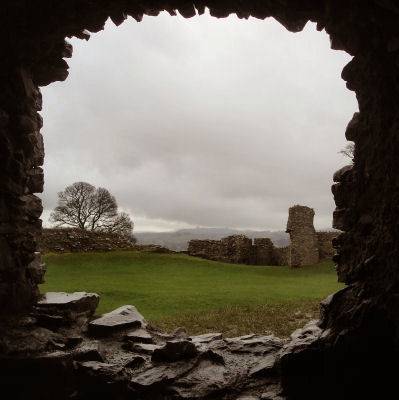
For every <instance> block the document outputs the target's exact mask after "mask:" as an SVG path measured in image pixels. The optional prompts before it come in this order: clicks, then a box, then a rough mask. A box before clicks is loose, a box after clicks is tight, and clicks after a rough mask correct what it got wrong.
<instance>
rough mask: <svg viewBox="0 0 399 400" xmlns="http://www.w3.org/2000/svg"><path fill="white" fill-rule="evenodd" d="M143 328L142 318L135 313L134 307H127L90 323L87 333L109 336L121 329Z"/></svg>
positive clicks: (144, 324)
mask: <svg viewBox="0 0 399 400" xmlns="http://www.w3.org/2000/svg"><path fill="white" fill-rule="evenodd" d="M145 326H146V322H145V320H144V317H143V316H142V315H141V314H140V313H139V312H138V311H137V309H136V307H134V306H131V305H127V306H122V307H119V308H117V309H116V310H114V311H111V312H109V313H107V314H104V315H103V316H102V317H101V318H97V319H95V320H94V321H91V322H90V324H89V332H90V333H91V334H93V335H109V334H112V333H115V332H118V331H120V330H123V329H130V328H141V327H145Z"/></svg>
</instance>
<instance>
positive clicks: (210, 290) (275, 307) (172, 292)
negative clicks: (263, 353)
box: [41, 251, 342, 336]
mask: <svg viewBox="0 0 399 400" xmlns="http://www.w3.org/2000/svg"><path fill="white" fill-rule="evenodd" d="M45 262H46V264H47V268H48V270H47V273H46V280H47V282H46V283H45V284H43V285H42V286H41V291H42V292H46V291H67V292H73V291H88V292H95V293H98V294H100V296H101V301H100V305H99V308H98V310H97V311H98V313H99V314H101V313H104V312H107V311H110V310H112V309H114V308H116V307H119V306H120V305H123V304H132V305H135V306H136V307H137V308H138V309H139V311H140V312H141V313H142V314H143V315H144V317H145V318H146V319H147V320H148V321H150V322H151V323H152V324H154V325H157V326H159V327H161V328H163V329H167V330H172V329H174V328H176V327H179V326H184V327H186V328H187V330H188V331H189V332H190V333H199V332H201V333H204V332H207V331H222V332H224V333H225V334H226V335H236V334H243V333H250V332H254V333H264V332H273V333H276V334H278V335H280V336H285V335H288V334H289V333H290V332H291V331H292V330H293V329H295V328H296V327H299V326H301V325H303V323H304V322H306V321H307V320H309V319H311V318H314V317H315V316H317V314H318V303H319V301H320V300H321V299H323V298H325V297H326V296H327V295H328V294H330V293H332V292H334V291H337V290H338V289H340V288H341V287H342V285H341V284H339V283H337V279H336V274H335V271H334V268H333V265H332V263H331V262H325V263H321V264H318V265H315V266H308V267H303V268H300V269H290V268H288V267H258V266H246V265H232V264H223V263H219V262H213V261H208V260H202V259H199V258H193V257H189V256H186V255H181V254H156V253H149V252H139V251H118V252H109V253H68V254H48V255H46V256H45Z"/></svg>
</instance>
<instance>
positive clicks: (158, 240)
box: [134, 228, 290, 251]
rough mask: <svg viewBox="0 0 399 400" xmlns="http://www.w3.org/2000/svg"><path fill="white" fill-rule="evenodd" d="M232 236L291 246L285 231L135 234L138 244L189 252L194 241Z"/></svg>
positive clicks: (221, 229) (194, 229)
mask: <svg viewBox="0 0 399 400" xmlns="http://www.w3.org/2000/svg"><path fill="white" fill-rule="evenodd" d="M230 235H245V236H248V237H249V238H252V239H253V238H264V237H268V238H270V239H271V240H272V241H273V243H274V245H275V246H277V247H284V246H288V245H289V243H290V242H289V236H288V234H287V233H285V232H283V231H251V230H240V229H230V228H193V229H180V230H178V231H174V232H135V233H134V236H135V237H136V238H137V244H158V245H160V246H164V247H167V248H168V249H171V250H174V251H184V250H187V246H188V242H189V241H190V240H192V239H213V240H219V239H221V238H223V237H226V236H230Z"/></svg>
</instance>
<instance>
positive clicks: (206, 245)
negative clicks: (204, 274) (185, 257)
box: [187, 240, 221, 261]
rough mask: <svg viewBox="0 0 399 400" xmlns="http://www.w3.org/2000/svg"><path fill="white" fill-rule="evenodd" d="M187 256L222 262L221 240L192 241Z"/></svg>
mask: <svg viewBox="0 0 399 400" xmlns="http://www.w3.org/2000/svg"><path fill="white" fill-rule="evenodd" d="M187 254H189V255H191V256H194V257H201V258H205V259H207V260H213V261H220V260H221V242H220V240H190V242H189V243H188V248H187Z"/></svg>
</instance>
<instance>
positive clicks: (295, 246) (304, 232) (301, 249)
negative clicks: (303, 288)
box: [287, 205, 319, 267]
mask: <svg viewBox="0 0 399 400" xmlns="http://www.w3.org/2000/svg"><path fill="white" fill-rule="evenodd" d="M313 218H314V210H313V209H312V208H309V207H306V206H299V205H296V206H293V207H290V209H289V211H288V222H287V233H289V235H290V240H291V244H290V253H289V265H290V266H291V267H300V266H302V265H313V264H317V263H318V262H319V249H318V241H317V235H316V230H315V228H314V225H313Z"/></svg>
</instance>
